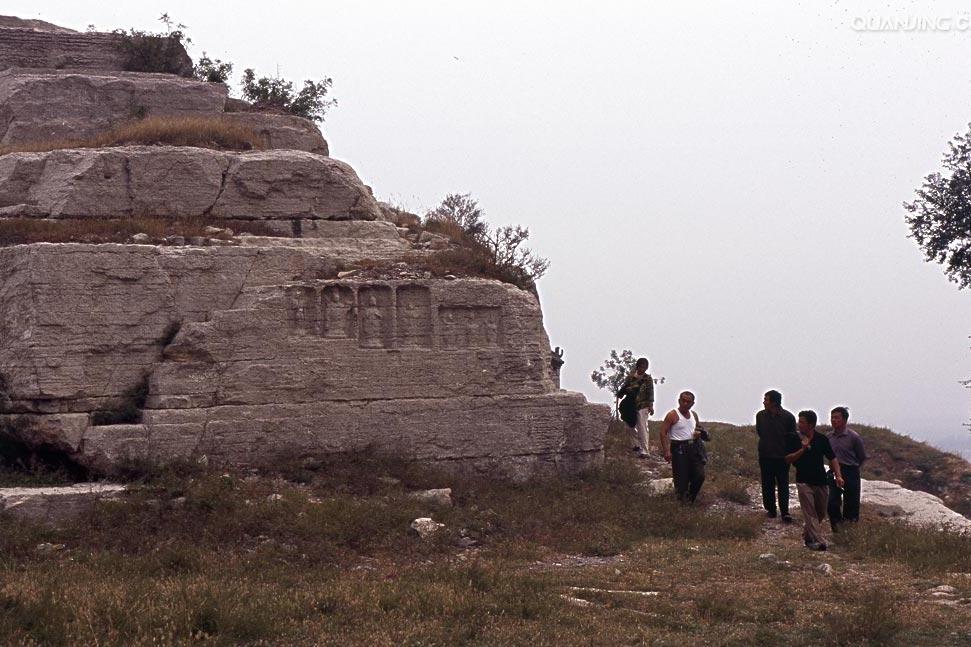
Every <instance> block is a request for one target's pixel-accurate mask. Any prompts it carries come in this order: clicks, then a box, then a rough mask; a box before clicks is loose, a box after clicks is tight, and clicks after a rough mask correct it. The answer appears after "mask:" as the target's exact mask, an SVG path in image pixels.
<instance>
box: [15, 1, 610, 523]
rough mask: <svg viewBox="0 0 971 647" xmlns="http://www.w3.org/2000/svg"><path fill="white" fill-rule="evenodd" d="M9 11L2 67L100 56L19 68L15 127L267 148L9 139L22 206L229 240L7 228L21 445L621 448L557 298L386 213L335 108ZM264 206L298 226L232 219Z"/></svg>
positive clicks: (474, 468)
mask: <svg viewBox="0 0 971 647" xmlns="http://www.w3.org/2000/svg"><path fill="white" fill-rule="evenodd" d="M3 24H4V21H3V20H0V69H3V68H17V66H19V68H23V67H30V68H37V67H42V68H44V67H46V68H58V67H62V66H66V65H67V64H68V63H76V64H72V65H71V67H81V68H86V70H82V71H78V70H70V71H68V70H57V69H19V68H18V69H8V70H7V71H6V72H0V144H7V145H11V144H23V145H24V148H27V149H28V150H29V149H30V148H31V147H33V148H34V149H35V150H43V149H44V148H46V147H49V144H47V143H45V144H43V145H37V144H36V143H37V142H40V141H46V140H51V139H55V140H61V139H63V140H66V139H76V138H90V137H92V136H94V135H98V134H99V133H102V132H104V131H105V130H107V129H109V128H111V127H113V126H115V125H117V124H119V123H121V122H124V121H127V120H130V119H133V118H136V119H137V118H139V117H142V116H149V115H176V116H178V115H221V117H220V118H221V119H226V120H229V121H232V122H234V123H239V124H243V125H245V126H246V127H248V128H251V129H252V130H254V131H255V132H256V133H257V134H258V135H259V136H260V137H261V138H263V143H264V145H265V147H266V148H267V149H268V150H259V151H250V152H242V153H237V152H224V151H217V150H212V149H208V148H195V147H173V146H122V147H115V148H101V149H91V148H80V149H70V148H65V149H59V150H53V151H50V152H38V153H28V152H25V153H8V154H6V155H2V156H0V218H3V219H6V220H7V222H6V223H5V224H6V225H7V226H9V225H10V224H11V223H10V222H9V221H10V220H11V219H13V220H16V219H22V220H23V221H24V223H23V225H24V226H23V229H24V230H30V231H34V230H33V229H31V228H30V227H29V226H27V225H35V223H33V222H31V223H28V222H27V220H28V219H56V220H59V221H61V222H58V223H56V224H57V227H58V228H59V229H60V231H61V232H65V231H66V232H69V233H71V234H72V235H75V234H77V232H85V231H86V230H85V226H87V225H88V223H89V222H90V220H91V219H104V220H124V219H128V218H135V217H152V218H153V219H168V220H171V221H176V220H183V219H188V218H205V219H207V221H206V222H204V224H206V225H208V228H206V229H205V231H206V232H207V234H208V233H209V232H211V233H212V234H213V236H218V239H215V238H214V239H212V240H207V239H205V238H204V237H202V236H199V235H197V233H188V231H189V230H188V229H186V235H185V236H183V235H181V234H180V232H178V231H176V233H175V235H171V236H168V238H165V241H168V240H169V238H171V239H172V241H171V244H172V245H173V246H166V247H160V246H156V245H153V244H151V243H152V242H153V241H155V242H163V236H160V235H159V234H158V233H152V234H151V235H149V233H146V232H137V233H135V234H134V235H131V238H130V239H129V240H130V241H131V243H132V244H109V243H102V244H73V243H72V244H48V243H34V244H29V245H15V246H10V247H0V310H2V312H3V317H0V425H2V431H3V433H4V434H6V437H7V438H8V439H10V440H11V441H12V442H14V443H15V444H17V445H18V447H19V446H23V447H24V448H26V449H25V451H33V450H38V449H43V450H44V451H47V452H52V453H54V454H55V455H56V456H57V457H58V458H63V459H64V460H65V462H66V463H67V464H70V465H72V466H76V467H78V468H79V469H80V470H82V471H83V470H84V469H91V468H93V469H95V470H98V469H109V468H110V467H111V466H112V465H115V464H117V463H119V462H122V461H127V460H131V459H137V460H143V459H145V460H149V461H167V460H173V459H190V460H197V461H202V462H206V463H210V464H212V463H216V464H227V465H241V466H242V465H260V464H272V463H273V462H275V461H280V460H292V459H305V458H313V457H319V456H321V455H324V454H332V453H342V452H353V451H364V450H370V451H377V452H381V453H387V454H391V455H394V456H400V457H404V458H406V459H409V460H417V461H422V462H427V463H434V464H436V465H437V466H439V467H441V468H445V469H450V470H454V471H463V472H481V473H483V474H487V475H491V476H498V477H506V478H514V479H524V478H528V477H530V476H535V475H540V474H553V473H576V472H578V471H580V470H584V469H588V468H591V467H593V466H596V465H597V464H598V463H599V462H600V461H602V458H603V438H604V434H605V432H606V426H607V418H608V414H609V410H608V408H607V407H605V406H602V405H591V404H589V403H587V402H586V400H585V399H584V398H583V397H582V396H581V395H579V394H575V393H567V392H565V391H561V390H560V389H559V387H558V383H557V378H556V371H555V370H553V369H552V368H551V367H552V363H551V355H550V347H549V340H548V338H547V335H546V332H545V330H544V328H543V320H542V312H541V310H540V306H539V302H538V300H537V297H536V295H535V294H534V293H533V292H529V291H525V290H521V289H519V288H517V287H514V286H512V285H508V284H504V283H501V282H498V281H494V280H485V279H470V278H461V277H458V278H457V277H455V276H451V275H449V276H446V277H444V279H435V278H432V273H431V272H430V271H428V270H427V267H425V266H422V265H416V264H413V263H412V261H415V260H419V259H421V258H422V255H424V254H430V253H432V252H433V251H434V250H436V249H445V248H449V247H451V246H452V243H451V241H450V240H448V239H446V238H444V237H441V236H433V235H425V236H424V238H420V237H419V235H418V224H419V219H418V217H417V216H414V215H412V214H406V213H404V212H401V211H400V210H396V209H393V208H391V207H385V208H384V209H383V210H382V208H381V207H380V206H379V205H378V204H377V203H376V202H375V200H374V198H373V196H372V194H371V190H370V189H369V188H368V187H367V186H365V185H364V183H363V182H361V180H360V179H359V178H358V176H357V175H356V173H355V172H354V170H353V169H351V167H349V166H348V165H347V164H344V163H343V162H340V161H337V160H334V159H331V158H330V157H329V156H328V153H329V150H328V146H327V142H326V141H325V140H324V138H323V137H322V135H321V134H320V131H319V130H318V129H317V127H316V126H315V125H314V124H312V123H311V122H309V121H307V120H305V119H300V118H297V117H292V116H288V115H277V114H266V113H260V112H255V111H252V110H251V106H247V105H245V104H242V103H241V102H238V101H232V102H229V104H228V106H227V98H226V90H225V87H224V86H221V85H218V84H208V83H200V82H196V81H188V80H185V79H181V78H179V77H176V76H173V75H159V74H132V73H120V72H117V71H112V70H117V69H118V66H119V65H120V63H119V62H118V60H117V58H112V57H113V56H116V54H117V48H116V47H114V46H113V45H112V47H111V48H110V49H106V48H104V47H102V45H104V44H105V40H104V37H105V35H90V34H74V33H69V32H64V31H58V30H56V29H51V28H49V27H48V26H47V25H44V24H35V25H30V26H29V28H21V27H28V25H27V24H26V23H24V24H19V23H11V22H10V21H7V23H6V24H15V26H17V27H18V28H17V29H2V25H3ZM18 47H19V48H21V49H22V50H23V51H19V52H14V50H16V49H17V48H18ZM72 47H73V49H72ZM4 57H6V58H4ZM92 68H93V71H92ZM227 107H228V109H229V111H228V112H227ZM244 221H245V222H244ZM252 221H261V224H260V225H259V227H260V228H262V227H266V228H269V229H270V230H271V231H270V232H268V233H275V234H278V236H275V237H270V236H252V235H245V236H244V235H242V234H238V235H236V236H234V235H233V234H232V233H230V232H228V229H234V230H235V231H237V232H239V231H241V229H242V230H246V227H241V226H240V225H241V224H247V225H251V226H252ZM145 222H149V221H148V220H145ZM393 222H396V223H397V224H399V225H405V226H410V227H411V229H406V228H398V227H395V225H394V224H392V223H393ZM52 224H53V223H45V224H44V225H43V226H44V227H51V225H52ZM98 224H99V227H100V228H101V229H99V231H100V230H103V229H104V223H98ZM167 224H171V223H167ZM250 230H251V231H252V230H253V229H252V228H251V229H250ZM36 231H46V230H43V229H40V226H39V225H37V229H36ZM196 232H198V230H196ZM126 235H130V234H126ZM23 239H24V238H19V239H18V240H23ZM82 239H83V238H82ZM186 242H188V243H190V245H191V246H189V247H185V246H182V245H183V244H184V243H186ZM204 245H210V246H204ZM446 279H448V280H446ZM23 509H24V510H27V508H23ZM38 514H39V515H41V516H43V515H46V514H48V513H46V512H44V513H38Z"/></svg>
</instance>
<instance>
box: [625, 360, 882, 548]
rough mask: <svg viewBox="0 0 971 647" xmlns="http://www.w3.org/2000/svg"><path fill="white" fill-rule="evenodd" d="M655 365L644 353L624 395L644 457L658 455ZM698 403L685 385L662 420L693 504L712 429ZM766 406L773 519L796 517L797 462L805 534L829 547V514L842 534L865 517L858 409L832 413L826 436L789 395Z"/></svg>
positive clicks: (775, 395) (767, 495) (769, 395)
mask: <svg viewBox="0 0 971 647" xmlns="http://www.w3.org/2000/svg"><path fill="white" fill-rule="evenodd" d="M648 368H649V362H648V360H647V358H645V357H641V358H640V359H638V360H637V362H636V363H635V365H634V370H633V371H632V372H631V373H630V375H628V376H627V378H626V380H625V381H624V383H623V385H622V386H621V387H620V389H619V390H618V391H617V394H616V395H617V398H618V399H619V400H620V404H619V406H618V409H619V412H620V417H621V419H622V420H623V421H624V423H625V424H626V425H627V428H628V431H629V433H630V439H631V443H632V445H633V451H634V452H635V453H636V454H637V456H638V457H640V458H646V457H648V456H649V455H650V454H649V451H650V447H649V442H648V440H649V434H648V426H647V425H648V420H649V418H650V416H652V415H653V414H654V379H653V378H652V377H651V375H650V374H649V373H648V372H647V370H648ZM694 404H695V396H694V394H693V393H692V392H690V391H682V392H681V393H680V394H679V395H678V406H677V407H676V408H674V409H672V410H671V411H669V412H668V413H667V414H666V415H665V416H664V419H663V421H662V423H661V443H660V445H661V446H660V451H661V453H662V454H663V456H664V459H665V460H666V461H668V462H669V463H671V472H672V474H673V476H674V479H673V480H674V491H675V493H676V494H677V497H678V500H679V501H682V502H685V503H693V502H694V501H695V499H696V498H697V496H698V492H700V491H701V486H702V485H703V484H704V482H705V464H706V463H707V462H708V453H707V451H706V450H705V442H707V441H708V440H709V439H710V435H709V433H708V431H707V430H706V429H705V428H704V427H703V426H702V425H701V423H700V422H699V420H698V414H696V413H695V412H694V411H692V410H691V409H692V407H693V406H694ZM762 406H763V408H762V410H761V411H759V412H758V413H757V414H756V416H755V433H756V435H757V436H758V454H759V473H760V475H761V482H762V505H763V506H764V507H765V510H766V513H767V514H768V516H769V517H770V518H776V517H779V516H780V515H781V519H782V522H783V523H792V516H791V515H790V514H789V476H790V471H791V467H792V466H793V465H794V466H795V468H796V491H797V492H798V494H799V506H800V508H801V510H802V515H803V519H804V527H803V541H804V543H805V545H806V546H807V547H808V548H810V549H812V550H826V539H825V536H824V533H823V528H822V522H823V520H824V519H826V518H827V517H828V518H829V522H830V526H831V528H832V531H833V532H834V533H835V532H838V530H839V526H840V524H842V523H844V522H855V521H858V520H859V518H860V468H861V466H862V465H863V462H864V461H865V460H866V457H867V456H866V449H865V448H864V445H863V439H862V438H861V437H860V435H859V434H858V433H856V432H855V431H853V430H852V429H850V428H849V427H847V424H846V423H847V421H848V420H849V417H850V414H849V410H848V409H847V408H846V407H842V406H840V407H836V408H834V409H833V410H832V411H831V412H830V424H831V425H832V427H833V432H832V434H830V435H829V436H826V435H824V434H822V433H818V432H817V431H816V423H817V421H818V420H817V415H816V412H815V411H811V410H804V411H800V412H799V414H798V416H793V415H792V413H790V412H789V411H786V410H785V409H783V408H782V394H781V393H779V392H778V391H776V390H771V391H768V392H766V393H765V397H764V398H763V401H762ZM826 463H828V464H829V470H828V471H827V470H826Z"/></svg>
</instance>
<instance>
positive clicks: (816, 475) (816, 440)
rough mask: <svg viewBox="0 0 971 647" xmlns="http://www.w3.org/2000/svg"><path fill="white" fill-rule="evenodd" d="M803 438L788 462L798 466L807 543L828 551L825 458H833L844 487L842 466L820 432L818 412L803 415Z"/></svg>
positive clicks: (801, 413)
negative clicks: (818, 428) (824, 526)
mask: <svg viewBox="0 0 971 647" xmlns="http://www.w3.org/2000/svg"><path fill="white" fill-rule="evenodd" d="M799 437H800V440H801V441H802V445H801V447H800V448H799V449H797V450H796V451H794V452H792V453H791V454H788V455H786V462H787V463H789V464H792V463H795V465H796V489H797V490H798V491H799V507H800V508H802V516H803V518H804V519H805V527H804V528H803V531H802V539H803V542H804V543H805V544H806V546H808V547H809V548H811V549H812V550H826V540H825V539H824V538H823V528H822V520H823V519H824V518H825V516H826V504H827V501H828V500H829V488H827V486H826V468H825V466H824V465H823V459H824V458H828V459H829V465H830V468H831V469H832V470H833V474H835V475H836V476H835V480H836V483H837V484H838V485H839V487H843V475H842V474H841V473H840V463H839V461H838V460H837V459H836V454H835V453H833V448H832V447H830V444H829V439H828V438H826V436H824V435H822V434H817V433H816V412H815V411H800V412H799Z"/></svg>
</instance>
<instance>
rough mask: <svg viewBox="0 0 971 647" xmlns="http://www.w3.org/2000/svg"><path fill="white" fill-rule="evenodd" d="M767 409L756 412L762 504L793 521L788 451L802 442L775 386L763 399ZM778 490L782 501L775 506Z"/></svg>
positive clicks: (786, 519)
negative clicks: (790, 510)
mask: <svg viewBox="0 0 971 647" xmlns="http://www.w3.org/2000/svg"><path fill="white" fill-rule="evenodd" d="M762 406H763V407H764V409H762V411H759V412H758V413H757V414H756V415H755V433H756V434H757V435H758V437H759V471H760V472H761V475H762V505H763V506H764V507H765V510H766V512H767V513H768V515H769V517H770V518H773V519H774V518H775V517H776V515H777V514H778V513H780V512H781V513H782V521H783V522H785V523H792V517H791V516H790V515H789V464H788V463H787V462H786V454H789V453H791V452H792V451H793V450H794V449H796V448H798V447H799V445H800V444H801V443H800V442H799V436H798V434H797V433H796V418H795V417H794V416H793V415H792V414H791V413H789V412H788V411H786V410H785V409H783V408H782V394H781V393H779V392H778V391H775V390H772V391H768V392H767V393H766V394H765V397H764V398H763V400H762ZM777 491H778V499H779V505H778V508H777V507H776V495H777Z"/></svg>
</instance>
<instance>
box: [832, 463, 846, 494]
mask: <svg viewBox="0 0 971 647" xmlns="http://www.w3.org/2000/svg"><path fill="white" fill-rule="evenodd" d="M829 468H830V469H831V470H833V474H835V475H836V487H838V488H841V487H843V485H844V484H845V483H846V481H844V480H843V473H842V472H840V462H839V460H838V459H837V458H836V457H835V456H834V457H833V458H831V459H830V460H829Z"/></svg>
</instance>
